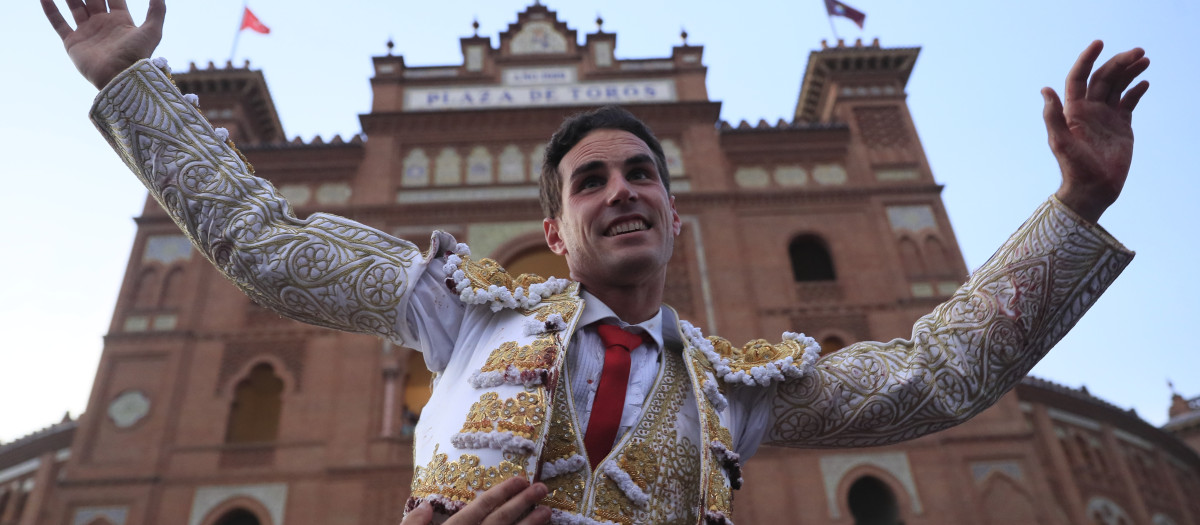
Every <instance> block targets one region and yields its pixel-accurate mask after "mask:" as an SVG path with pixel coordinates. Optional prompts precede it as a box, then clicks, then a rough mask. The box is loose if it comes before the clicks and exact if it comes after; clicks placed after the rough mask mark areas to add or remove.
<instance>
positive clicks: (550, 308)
mask: <svg viewBox="0 0 1200 525" xmlns="http://www.w3.org/2000/svg"><path fill="white" fill-rule="evenodd" d="M543 304H545V306H542V307H541V308H538V309H537V311H536V312H537V313H536V314H534V317H536V318H537V320H538V321H542V322H545V321H546V320H547V319H549V318H550V316H551V315H552V314H558V315H559V316H561V317H562V318H563V321H567V322H570V320H571V318H573V317H575V309H576V308H577V307H578V303H577V302H576V301H575V300H573V299H572V300H569V301H552V302H547V301H543Z"/></svg>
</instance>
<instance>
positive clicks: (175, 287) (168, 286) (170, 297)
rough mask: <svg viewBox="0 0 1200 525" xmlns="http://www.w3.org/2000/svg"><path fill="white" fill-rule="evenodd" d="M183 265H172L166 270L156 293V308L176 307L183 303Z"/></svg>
mask: <svg viewBox="0 0 1200 525" xmlns="http://www.w3.org/2000/svg"><path fill="white" fill-rule="evenodd" d="M182 279H183V265H182V264H174V265H171V268H170V269H168V270H167V272H166V274H165V275H164V276H163V279H162V286H161V287H160V288H159V291H158V301H157V303H158V307H159V308H169V307H176V306H179V305H180V304H182V303H183V296H184V294H183V283H182Z"/></svg>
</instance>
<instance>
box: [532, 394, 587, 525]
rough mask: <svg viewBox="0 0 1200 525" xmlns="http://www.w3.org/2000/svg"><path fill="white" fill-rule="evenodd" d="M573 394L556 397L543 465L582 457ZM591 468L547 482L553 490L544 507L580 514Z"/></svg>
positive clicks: (544, 501) (543, 453)
mask: <svg viewBox="0 0 1200 525" xmlns="http://www.w3.org/2000/svg"><path fill="white" fill-rule="evenodd" d="M569 396H570V392H562V393H559V395H557V396H554V409H553V412H552V413H551V415H550V431H549V432H548V433H547V435H546V444H545V447H544V448H543V449H542V462H543V463H546V462H550V461H556V460H560V459H566V458H569V457H572V456H575V455H577V454H579V444H578V443H579V431H578V429H576V428H575V418H574V416H573V415H572V414H571V410H570V404H569V402H568V397H569ZM586 474H587V467H586V466H585V467H584V468H581V469H579V470H577V471H575V472H568V473H566V474H559V475H558V476H555V477H553V478H550V479H543V480H542V482H543V483H545V484H546V488H547V489H548V490H549V495H548V496H546V498H545V499H543V500H542V504H543V505H546V506H548V507H551V508H555V509H559V510H565V511H568V512H579V504H580V503H581V502H582V501H583V496H584V484H585V483H587V478H586V477H585V475H586Z"/></svg>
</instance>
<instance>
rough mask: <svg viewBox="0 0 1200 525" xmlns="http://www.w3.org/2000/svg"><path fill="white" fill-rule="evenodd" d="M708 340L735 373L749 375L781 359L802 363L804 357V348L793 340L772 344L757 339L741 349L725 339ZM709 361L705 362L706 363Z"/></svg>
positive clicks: (710, 337)
mask: <svg viewBox="0 0 1200 525" xmlns="http://www.w3.org/2000/svg"><path fill="white" fill-rule="evenodd" d="M708 340H709V342H711V343H712V345H713V350H714V351H716V352H717V355H720V356H721V357H724V358H726V359H728V360H729V368H730V370H732V371H734V372H739V371H741V372H747V373H749V372H750V370H751V369H752V368H755V367H760V366H767V365H770V364H771V363H774V362H775V361H778V360H780V359H784V358H787V357H791V358H792V359H793V360H794V361H795V362H800V360H801V359H802V358H803V357H804V347H803V346H801V345H800V344H799V343H797V342H795V341H791V340H785V341H783V342H782V343H776V344H771V343H770V342H768V341H767V340H766V339H755V340H753V341H750V342H748V343H746V344H745V345H743V346H742V347H741V348H734V347H733V345H732V344H730V343H729V341H728V340H727V339H725V338H723V337H717V336H709V337H708ZM707 361H708V360H707V359H705V360H704V362H705V363H707Z"/></svg>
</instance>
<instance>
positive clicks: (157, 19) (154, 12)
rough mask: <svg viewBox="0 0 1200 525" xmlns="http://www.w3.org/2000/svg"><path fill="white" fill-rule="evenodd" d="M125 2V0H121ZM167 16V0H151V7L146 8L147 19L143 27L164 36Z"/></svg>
mask: <svg viewBox="0 0 1200 525" xmlns="http://www.w3.org/2000/svg"><path fill="white" fill-rule="evenodd" d="M120 1H121V2H124V1H125V0H120ZM166 18H167V3H166V1H165V0H150V8H149V9H148V10H146V21H145V22H142V28H143V29H146V30H149V31H153V32H154V33H155V34H157V35H158V37H159V38H162V28H163V20H165V19H166Z"/></svg>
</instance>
